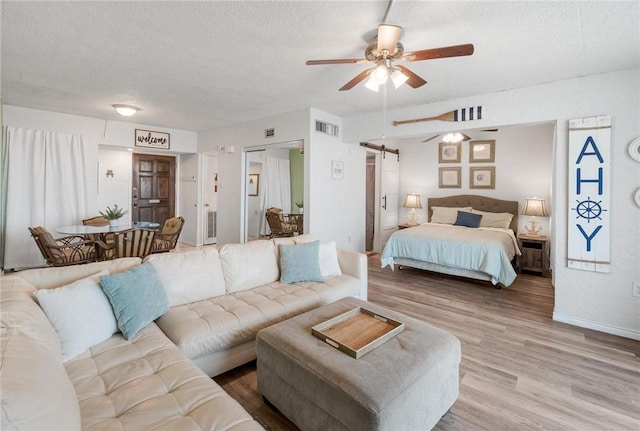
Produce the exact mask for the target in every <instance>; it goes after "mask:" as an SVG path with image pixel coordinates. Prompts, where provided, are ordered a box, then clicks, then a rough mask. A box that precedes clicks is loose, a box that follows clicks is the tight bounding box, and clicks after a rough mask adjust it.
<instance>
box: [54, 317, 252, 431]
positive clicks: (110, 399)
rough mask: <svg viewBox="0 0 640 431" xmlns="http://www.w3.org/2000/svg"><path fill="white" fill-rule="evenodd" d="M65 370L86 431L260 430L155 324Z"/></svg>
mask: <svg viewBox="0 0 640 431" xmlns="http://www.w3.org/2000/svg"><path fill="white" fill-rule="evenodd" d="M65 368H66V371H67V373H68V374H69V377H70V379H71V381H72V382H73V386H74V387H75V391H76V393H77V398H78V402H79V405H80V412H81V416H82V429H83V430H91V431H100V430H105V431H107V430H109V431H110V430H151V429H153V430H181V431H183V430H186V431H189V430H205V429H206V430H210V429H215V430H238V431H240V430H254V429H256V430H257V429H262V428H261V427H260V426H259V425H258V424H257V423H256V422H254V421H253V419H252V417H251V416H250V415H249V414H248V413H247V412H246V411H245V410H244V409H243V408H242V407H241V406H240V404H238V403H237V402H236V401H235V400H234V399H233V398H231V397H230V396H229V395H227V393H226V392H224V391H223V390H222V388H221V387H220V386H218V385H217V384H216V383H215V382H214V381H213V380H211V379H210V378H209V377H208V376H206V375H205V374H204V373H203V372H202V371H200V369H198V368H197V367H196V366H195V365H193V364H192V363H191V362H190V361H189V360H188V359H187V358H186V357H185V356H184V354H182V352H180V351H179V350H178V349H177V348H176V346H175V345H173V344H172V343H171V342H170V341H169V340H168V339H167V337H166V336H165V335H164V334H163V333H162V331H160V329H158V327H157V326H156V325H155V324H153V323H152V324H150V325H149V326H147V327H146V328H144V329H142V330H141V331H140V332H139V333H138V334H136V335H135V336H134V337H133V338H132V339H131V340H129V341H127V340H125V339H124V338H123V337H122V336H121V335H119V334H118V335H115V336H113V337H111V338H110V339H108V340H107V341H105V342H103V343H101V344H99V345H97V346H95V347H92V348H91V349H90V350H89V351H87V352H85V353H83V354H82V355H81V356H79V357H78V358H76V359H73V360H71V361H69V362H67V363H66V364H65Z"/></svg>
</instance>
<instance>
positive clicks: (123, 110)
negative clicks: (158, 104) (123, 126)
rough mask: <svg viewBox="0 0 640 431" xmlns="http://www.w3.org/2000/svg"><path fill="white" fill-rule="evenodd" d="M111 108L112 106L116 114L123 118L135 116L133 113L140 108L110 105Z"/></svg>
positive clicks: (117, 104)
mask: <svg viewBox="0 0 640 431" xmlns="http://www.w3.org/2000/svg"><path fill="white" fill-rule="evenodd" d="M111 106H113V108H114V109H115V110H116V112H117V113H118V114H120V115H122V116H123V117H131V116H132V115H135V113H136V112H138V111H139V110H140V108H138V107H137V106H133V105H123V104H120V103H116V104H115V105H111Z"/></svg>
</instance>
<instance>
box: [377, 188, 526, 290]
mask: <svg viewBox="0 0 640 431" xmlns="http://www.w3.org/2000/svg"><path fill="white" fill-rule="evenodd" d="M458 211H463V212H465V213H475V214H478V215H482V217H481V222H482V225H481V226H479V227H478V228H471V227H464V226H456V225H453V223H454V222H455V221H456V216H457V213H458ZM427 214H428V220H429V222H428V223H425V224H422V225H418V226H415V227H410V228H407V229H402V230H398V231H396V232H394V233H393V235H391V237H390V238H389V240H388V241H387V244H386V245H385V247H384V250H383V252H382V256H381V262H382V267H383V268H384V267H386V266H390V267H391V269H393V268H394V265H395V264H398V265H401V266H409V267H412V268H419V269H424V270H428V271H434V272H440V273H444V274H449V275H455V276H461V277H468V278H473V279H477V280H487V281H490V282H491V283H493V285H494V286H496V287H501V286H509V285H511V284H512V283H513V281H514V280H515V278H516V272H515V269H514V265H513V262H514V258H515V256H516V255H519V254H520V250H519V249H518V244H517V240H516V236H515V232H517V231H518V201H507V200H501V199H494V198H490V197H486V196H478V195H459V196H448V197H440V198H429V199H428V205H427ZM475 217H476V218H475V220H477V216H475ZM483 220H484V221H483Z"/></svg>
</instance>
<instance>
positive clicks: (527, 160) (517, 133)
mask: <svg viewBox="0 0 640 431" xmlns="http://www.w3.org/2000/svg"><path fill="white" fill-rule="evenodd" d="M466 133H468V134H469V135H470V136H471V137H472V141H474V140H494V141H495V162H494V163H469V148H470V141H467V142H462V144H461V152H462V154H461V162H460V163H438V147H439V145H438V142H439V140H438V139H433V140H431V141H429V142H424V143H423V142H422V141H423V140H424V139H425V137H424V136H420V137H416V138H405V139H400V140H398V145H397V146H398V148H399V149H400V205H402V203H403V202H404V198H405V196H406V194H407V193H417V194H420V195H421V196H422V206H423V208H422V209H418V210H416V212H417V213H418V215H419V220H420V222H426V220H427V199H428V198H432V197H442V196H451V195H459V194H476V195H483V196H489V197H492V198H496V199H506V200H516V201H518V202H519V203H520V205H521V206H520V210H522V205H523V204H524V199H525V198H527V197H534V196H535V197H539V198H543V199H545V200H546V203H547V206H548V210H549V212H550V213H552V212H553V208H552V207H551V203H552V202H551V180H552V167H553V141H554V133H555V125H554V124H549V123H547V124H538V125H525V126H508V127H500V128H498V131H497V132H486V131H482V130H478V131H473V132H471V131H467V132H466ZM473 166H494V167H495V168H496V178H495V189H494V190H484V189H482V190H478V189H471V188H470V187H469V167H473ZM440 167H461V168H462V175H461V180H462V181H461V183H462V187H461V188H459V189H448V188H438V175H439V174H438V168H440ZM408 214H409V209H408V208H400V221H401V222H404V221H406V220H407V217H408ZM528 219H529V217H527V216H522V215H521V216H519V224H520V229H519V231H521V232H523V231H524V225H525V223H526V222H527V220H528ZM538 220H539V221H540V225H541V226H542V227H543V231H542V234H543V235H549V234H550V232H551V231H550V228H549V219H548V218H546V217H540V218H539V219H538Z"/></svg>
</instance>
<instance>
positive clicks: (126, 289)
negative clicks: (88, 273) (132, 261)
mask: <svg viewBox="0 0 640 431" xmlns="http://www.w3.org/2000/svg"><path fill="white" fill-rule="evenodd" d="M100 284H101V286H102V290H103V291H104V293H105V295H107V298H109V302H110V303H111V307H113V311H114V314H115V315H116V322H117V323H118V329H120V332H122V335H124V338H126V339H127V340H129V339H130V338H131V337H133V336H134V335H136V333H137V332H138V331H139V330H140V329H142V328H144V327H145V326H147V325H148V324H149V323H151V322H153V321H154V320H156V319H157V318H158V317H160V316H162V315H163V314H164V313H166V312H167V310H168V309H169V302H168V301H167V294H166V292H165V290H164V287H163V286H162V283H161V282H160V279H159V278H158V273H157V272H156V270H155V268H154V267H153V265H152V264H151V263H150V262H146V263H143V264H142V265H140V266H138V267H136V268H134V269H131V270H129V271H126V272H121V273H119V274H113V275H103V276H101V277H100Z"/></svg>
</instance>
